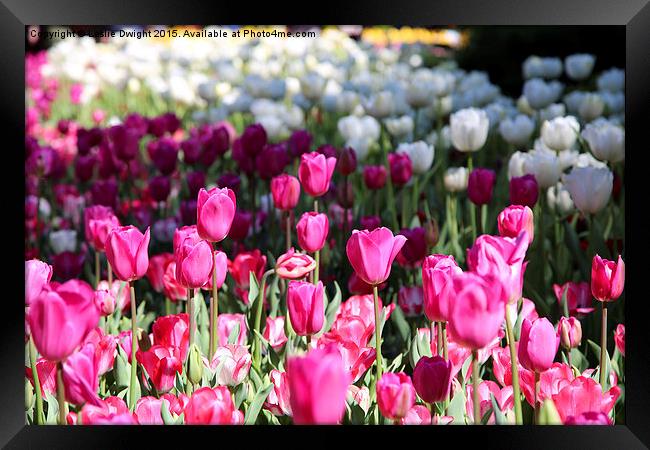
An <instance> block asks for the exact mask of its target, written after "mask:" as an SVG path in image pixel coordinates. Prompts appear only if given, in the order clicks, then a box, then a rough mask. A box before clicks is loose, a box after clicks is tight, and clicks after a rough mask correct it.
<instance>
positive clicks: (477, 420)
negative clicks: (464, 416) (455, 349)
mask: <svg viewBox="0 0 650 450" xmlns="http://www.w3.org/2000/svg"><path fill="white" fill-rule="evenodd" d="M478 366H479V362H478V350H472V386H473V388H472V403H473V404H474V405H473V406H474V425H480V424H481V403H480V400H479V395H478V386H479V384H480V382H481V380H480V379H479V374H478V371H479V367H478Z"/></svg>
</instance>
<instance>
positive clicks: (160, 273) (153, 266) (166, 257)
mask: <svg viewBox="0 0 650 450" xmlns="http://www.w3.org/2000/svg"><path fill="white" fill-rule="evenodd" d="M154 234H155V233H154ZM172 261H174V255H173V254H172V253H160V254H158V255H155V256H152V257H151V258H149V268H148V269H147V279H148V280H149V283H151V287H152V288H153V290H154V291H156V292H163V289H164V287H165V283H164V280H163V277H164V276H165V270H166V269H167V266H168V265H169V263H170V262H172Z"/></svg>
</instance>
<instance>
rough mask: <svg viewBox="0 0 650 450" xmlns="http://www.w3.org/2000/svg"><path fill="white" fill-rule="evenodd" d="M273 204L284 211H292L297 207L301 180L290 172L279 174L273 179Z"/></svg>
mask: <svg viewBox="0 0 650 450" xmlns="http://www.w3.org/2000/svg"><path fill="white" fill-rule="evenodd" d="M271 194H272V195H273V204H274V205H275V207H276V208H278V209H279V210H282V211H290V210H292V209H293V208H295V207H296V205H297V204H298V200H299V198H300V182H299V181H298V179H297V178H296V177H294V176H291V175H288V174H286V173H285V174H282V175H279V176H277V177H275V178H273V179H272V180H271Z"/></svg>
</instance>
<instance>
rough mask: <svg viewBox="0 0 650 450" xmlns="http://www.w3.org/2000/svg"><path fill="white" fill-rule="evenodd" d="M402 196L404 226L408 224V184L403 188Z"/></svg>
mask: <svg viewBox="0 0 650 450" xmlns="http://www.w3.org/2000/svg"><path fill="white" fill-rule="evenodd" d="M401 191H402V192H401V194H402V195H401V196H402V228H406V227H407V226H408V194H407V192H406V186H404V187H402V189H401Z"/></svg>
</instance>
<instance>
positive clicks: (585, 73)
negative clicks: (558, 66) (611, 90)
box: [564, 53, 596, 80]
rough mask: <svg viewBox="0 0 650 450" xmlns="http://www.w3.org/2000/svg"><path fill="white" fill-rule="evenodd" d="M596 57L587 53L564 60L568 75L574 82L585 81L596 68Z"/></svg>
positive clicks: (577, 54)
mask: <svg viewBox="0 0 650 450" xmlns="http://www.w3.org/2000/svg"><path fill="white" fill-rule="evenodd" d="M595 62H596V57H595V56H594V55H590V54H587V53H576V54H574V55H569V56H567V57H566V58H565V59H564V67H565V69H566V74H567V75H568V77H569V78H571V79H572V80H584V79H585V78H587V77H589V75H590V74H591V71H592V70H593V68H594V63H595Z"/></svg>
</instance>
